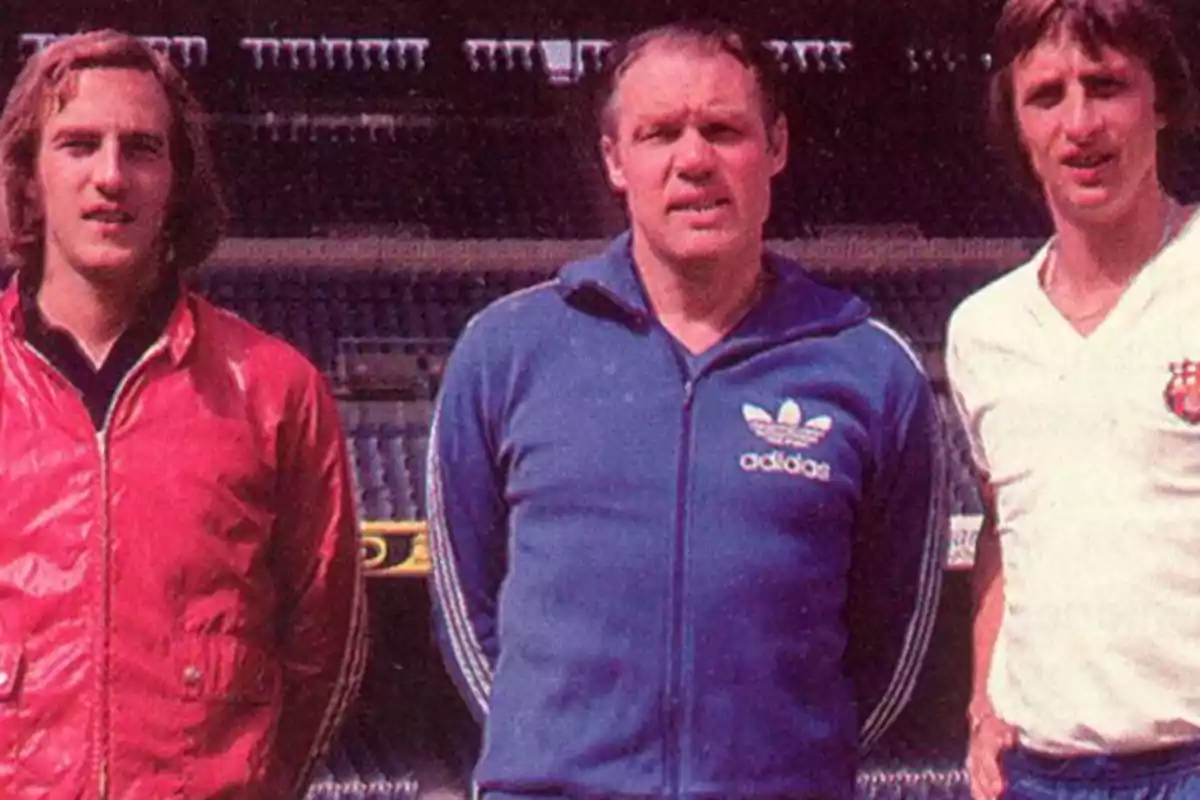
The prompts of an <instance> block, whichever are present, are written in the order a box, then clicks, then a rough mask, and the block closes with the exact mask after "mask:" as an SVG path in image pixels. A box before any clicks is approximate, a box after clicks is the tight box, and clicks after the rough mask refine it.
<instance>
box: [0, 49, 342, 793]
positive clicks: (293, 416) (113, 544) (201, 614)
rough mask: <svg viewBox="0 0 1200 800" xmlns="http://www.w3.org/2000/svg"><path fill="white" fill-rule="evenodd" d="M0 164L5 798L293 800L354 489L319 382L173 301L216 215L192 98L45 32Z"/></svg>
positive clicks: (239, 329)
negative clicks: (4, 278)
mask: <svg viewBox="0 0 1200 800" xmlns="http://www.w3.org/2000/svg"><path fill="white" fill-rule="evenodd" d="M0 176H2V181H0V200H2V203H0V211H2V215H0V219H2V220H3V225H0V244H2V245H3V249H4V250H5V251H7V253H8V256H9V257H10V260H12V261H15V264H16V266H17V268H18V273H17V277H16V279H15V280H14V281H12V283H11V285H10V286H9V288H8V289H7V291H6V292H5V293H4V295H3V297H2V298H0V464H3V468H2V469H0V521H2V522H0V524H2V526H3V535H2V536H0V796H3V797H5V798H34V797H37V798H47V797H48V798H167V797H186V798H207V797H217V796H220V797H226V798H283V797H293V796H296V795H298V794H300V793H302V791H303V788H304V786H305V785H306V783H307V782H308V780H309V778H310V777H311V774H312V769H313V767H314V766H315V764H316V763H317V761H318V759H319V758H320V757H321V755H322V753H323V751H324V750H325V748H326V747H327V745H328V743H329V740H330V737H331V735H332V733H333V731H334V729H335V727H336V725H337V723H338V722H339V720H340V718H341V717H342V715H343V714H344V712H345V710H346V707H347V705H348V703H349V702H350V699H351V698H352V696H353V694H354V692H355V689H356V687H357V684H358V682H359V680H360V678H361V674H362V666H363V657H364V646H363V642H364V639H363V625H362V620H363V605H362V603H363V600H362V596H363V595H362V588H361V587H362V582H361V577H360V573H359V547H358V537H357V530H356V522H355V513H354V506H353V499H352V488H351V479H350V476H349V472H348V468H347V458H346V454H345V450H344V444H343V436H342V432H341V429H340V427H339V423H338V419H337V412H336V406H335V405H334V403H333V401H332V398H331V397H330V394H329V392H328V390H327V388H326V386H325V384H324V382H323V381H322V378H321V376H320V374H319V373H318V372H317V370H316V369H315V368H314V367H313V366H312V365H311V364H310V363H309V362H308V361H306V360H305V359H304V358H303V357H302V356H300V355H299V354H298V353H297V352H296V351H294V350H293V349H292V348H290V347H288V346H287V345H285V344H284V343H282V342H280V341H278V340H276V339H273V338H271V337H269V336H267V335H266V334H264V333H262V332H260V331H258V330H256V329H254V328H253V327H251V326H250V325H248V324H246V323H245V322H243V321H241V320H240V319H238V318H237V317H235V316H233V315H231V314H228V313H226V312H223V311H220V310H218V309H217V308H215V307H213V306H211V305H209V304H208V303H206V302H205V301H204V300H202V299H200V298H199V297H197V296H195V295H193V294H191V293H189V292H187V291H186V290H184V289H183V288H181V278H182V276H183V275H184V274H185V273H186V272H187V271H188V270H191V269H192V268H194V267H195V266H196V265H197V264H199V263H200V262H201V261H203V260H204V259H205V258H206V257H207V256H208V255H209V254H210V253H211V252H212V250H213V248H214V247H215V246H216V244H217V241H218V239H219V238H220V235H221V231H222V227H223V222H224V218H225V212H224V207H223V205H222V203H221V201H220V197H219V192H218V188H217V186H216V182H215V180H214V176H213V168H212V160H211V156H210V153H209V151H208V145H207V143H206V141H205V136H204V132H203V129H202V127H201V124H200V121H199V111H198V108H197V106H196V103H195V101H194V99H193V98H192V96H191V94H190V93H189V91H188V89H187V87H186V85H185V84H184V81H183V80H182V78H181V77H180V75H179V74H178V72H177V71H176V70H175V69H174V68H173V67H172V66H171V65H170V63H169V62H168V60H167V59H165V58H164V57H162V56H160V55H159V54H157V53H155V52H154V51H153V50H151V49H149V48H148V47H146V46H145V45H144V44H142V43H141V42H140V41H139V40H137V39H135V38H133V37H130V36H126V35H123V34H119V33H115V32H113V31H102V32H96V33H88V34H82V35H79V36H73V37H70V38H67V39H64V40H60V41H58V42H56V43H55V44H53V45H51V46H50V47H48V48H46V49H44V50H43V51H41V52H39V53H38V54H36V55H34V56H33V57H32V58H31V59H30V60H29V61H28V63H27V64H26V66H25V68H24V70H23V71H22V73H21V75H20V76H19V77H18V79H17V82H16V84H15V86H14V88H13V90H12V93H11V95H10V96H9V99H8V103H7V105H6V107H5V109H4V113H3V116H2V117H0Z"/></svg>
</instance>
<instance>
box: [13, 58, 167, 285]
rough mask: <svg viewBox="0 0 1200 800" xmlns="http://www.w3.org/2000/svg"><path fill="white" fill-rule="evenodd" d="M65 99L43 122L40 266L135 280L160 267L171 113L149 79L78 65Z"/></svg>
mask: <svg viewBox="0 0 1200 800" xmlns="http://www.w3.org/2000/svg"><path fill="white" fill-rule="evenodd" d="M76 79H77V86H76V91H75V94H74V96H73V97H72V98H71V99H70V100H68V101H67V103H66V105H65V106H63V108H62V109H61V110H58V111H57V112H52V113H51V114H50V116H49V117H48V118H47V120H46V121H45V123H44V125H43V127H42V134H41V141H40V144H39V148H38V154H37V168H36V186H35V191H36V194H37V197H38V199H39V200H40V203H41V207H42V210H43V213H44V216H45V231H44V232H45V270H46V275H47V276H50V275H52V274H54V271H55V270H73V271H75V272H77V273H79V274H81V275H83V276H84V277H85V278H87V279H88V280H90V281H98V282H104V283H113V282H117V283H122V282H125V281H135V282H139V283H140V282H141V281H143V280H145V279H147V278H149V277H150V276H152V275H153V274H154V273H155V272H156V271H157V270H158V269H159V266H160V263H159V262H160V252H161V234H162V230H163V223H164V221H165V219H166V215H167V208H168V203H169V201H170V196H171V181H172V167H171V153H170V149H169V130H170V125H171V112H170V107H169V105H168V102H167V97H166V93H165V92H164V91H163V88H162V87H161V86H160V85H159V83H158V81H157V80H156V79H155V77H154V76H153V75H151V74H150V73H148V72H142V71H139V70H134V69H125V68H93V69H83V70H80V71H79V73H78V74H77V76H76Z"/></svg>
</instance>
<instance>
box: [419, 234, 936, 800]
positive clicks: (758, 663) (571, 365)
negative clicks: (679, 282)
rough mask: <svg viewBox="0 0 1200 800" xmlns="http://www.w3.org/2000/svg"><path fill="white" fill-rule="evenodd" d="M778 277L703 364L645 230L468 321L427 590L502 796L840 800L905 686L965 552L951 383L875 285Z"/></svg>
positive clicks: (485, 784) (434, 471) (453, 389)
mask: <svg viewBox="0 0 1200 800" xmlns="http://www.w3.org/2000/svg"><path fill="white" fill-rule="evenodd" d="M765 265H766V267H767V268H768V270H769V271H770V272H771V274H772V275H773V281H772V282H771V283H770V284H769V288H768V289H767V291H766V293H765V295H764V297H763V298H762V299H761V300H760V301H759V303H758V305H757V306H756V307H755V308H753V309H752V310H751V311H750V312H749V313H748V314H747V315H746V317H745V318H744V319H743V320H742V321H741V322H740V323H739V324H738V325H737V327H736V328H735V330H734V331H732V332H731V333H730V334H729V335H728V336H727V337H726V339H725V340H723V341H722V342H720V343H719V344H717V345H716V346H714V347H713V348H711V349H710V350H709V351H707V352H706V353H704V354H703V355H701V356H699V357H695V358H693V359H689V358H687V357H686V356H684V355H683V354H682V353H681V352H680V348H679V346H678V345H677V344H676V343H675V342H674V341H673V340H672V339H671V338H670V336H669V335H668V334H667V332H666V331H665V329H664V328H662V326H661V325H660V324H659V323H658V322H657V321H656V320H655V319H654V317H653V315H652V313H651V311H650V309H649V307H648V305H647V302H646V299H645V295H644V293H643V291H642V288H641V286H640V283H639V281H638V278H637V276H636V271H635V267H634V265H633V263H632V260H631V257H630V247H629V239H628V237H627V236H626V237H621V238H620V239H618V240H617V241H615V242H614V243H613V245H612V247H610V249H609V250H608V251H607V252H606V253H605V254H603V255H602V256H600V257H598V258H595V259H589V260H585V261H582V262H578V263H575V264H572V265H569V266H567V267H565V268H564V269H563V270H562V271H561V272H560V274H559V275H558V276H557V278H556V279H554V280H553V281H551V282H549V283H547V284H543V285H541V286H539V287H534V288H531V289H528V290H525V291H523V292H518V293H516V294H514V295H512V296H510V297H508V298H505V299H502V300H500V301H498V302H497V303H495V304H494V305H493V306H491V307H489V308H488V309H486V310H484V311H483V312H482V313H481V314H480V315H479V316H478V317H476V319H474V320H473V321H472V323H471V324H470V325H469V326H468V329H467V330H466V331H465V332H464V334H463V336H462V337H461V338H460V340H459V342H458V344H457V346H456V349H455V352H454V354H453V355H452V357H451V359H450V361H449V363H448V365H447V369H446V374H445V378H444V381H443V386H442V393H441V396H440V399H439V403H438V410H437V415H436V420H435V424H434V431H433V435H432V441H431V446H430V466H429V477H430V487H429V488H430V491H429V515H430V526H431V542H432V546H433V551H434V564H435V569H434V579H433V581H432V586H433V592H434V600H435V603H436V606H437V617H436V618H437V621H438V625H439V636H440V640H441V643H442V646H443V649H444V652H445V654H446V658H447V664H448V666H449V668H450V671H451V673H452V674H453V676H454V677H455V679H456V680H457V681H458V684H459V686H460V689H461V691H462V692H463V695H464V697H465V698H467V700H468V701H469V703H470V704H471V705H472V707H473V708H474V709H475V711H476V713H477V714H478V715H479V717H480V718H481V719H483V720H484V721H485V735H484V747H483V752H482V756H481V759H480V762H479V764H478V767H477V769H476V773H475V779H476V781H477V783H478V784H479V786H480V788H481V789H482V791H483V793H484V795H485V796H486V797H491V798H508V797H532V796H537V797H565V796H570V797H617V796H637V797H662V798H667V797H670V798H710V797H711V798H738V797H743V798H750V797H809V796H820V797H843V796H847V795H849V794H850V793H852V790H853V789H852V787H853V776H854V771H855V768H856V765H857V753H858V751H859V748H860V746H865V745H867V744H869V743H870V742H871V741H873V740H874V739H875V738H876V737H877V736H878V735H879V734H880V733H881V732H882V731H883V730H884V729H885V728H886V727H887V726H888V725H889V724H890V722H891V721H892V720H893V719H894V718H895V716H896V715H897V713H898V712H899V710H900V708H901V707H902V706H903V704H904V702H906V700H907V698H908V696H909V694H910V692H911V689H912V683H913V680H914V678H915V675H916V670H917V667H918V666H919V663H920V661H921V658H922V656H923V653H924V651H925V647H926V645H927V642H928V636H929V632H930V629H931V625H932V620H933V608H934V604H935V601H936V596H937V592H938V587H939V583H940V563H941V562H940V559H941V556H942V548H943V545H944V541H945V539H944V530H943V529H942V527H941V524H940V523H941V521H942V520H944V517H943V516H942V515H941V511H940V507H939V503H938V496H937V491H936V489H939V488H940V484H941V481H940V459H939V452H938V448H937V447H936V446H935V442H936V437H937V420H936V411H935V404H934V401H933V396H932V393H931V391H930V388H929V384H928V382H927V381H926V380H925V378H924V376H923V374H922V373H921V371H920V368H919V366H918V364H917V363H916V361H915V359H914V358H913V356H912V353H911V351H909V350H908V349H907V348H906V347H905V346H904V345H903V344H902V343H901V342H900V341H899V339H898V338H897V337H896V336H895V335H894V334H892V333H891V332H889V331H887V330H886V329H885V328H883V327H882V326H880V325H879V324H877V323H875V322H873V321H870V320H869V319H868V316H867V309H866V306H865V304H863V303H862V302H861V301H860V300H858V299H857V298H855V297H853V296H851V295H849V294H846V293H843V292H840V291H836V290H833V289H830V288H828V287H825V286H822V285H821V284H819V283H817V282H816V281H814V280H812V279H811V278H809V277H808V276H807V275H806V274H805V273H804V272H803V270H801V269H800V268H799V267H798V266H797V265H796V264H794V263H792V262H790V261H788V260H787V259H784V258H780V257H777V256H773V255H767V256H765Z"/></svg>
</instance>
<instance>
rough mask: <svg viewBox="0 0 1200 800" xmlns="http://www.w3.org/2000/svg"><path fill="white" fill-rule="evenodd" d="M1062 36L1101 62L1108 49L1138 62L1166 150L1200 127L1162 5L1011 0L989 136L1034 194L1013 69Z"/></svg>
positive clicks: (995, 53) (1130, 0)
mask: <svg viewBox="0 0 1200 800" xmlns="http://www.w3.org/2000/svg"><path fill="white" fill-rule="evenodd" d="M1059 31H1066V32H1067V33H1069V34H1070V35H1071V36H1072V37H1073V38H1075V39H1077V40H1078V41H1079V42H1080V43H1081V44H1082V45H1083V47H1084V49H1085V50H1086V52H1087V53H1088V55H1090V56H1092V57H1094V58H1098V57H1099V54H1100V48H1101V47H1104V46H1108V47H1111V48H1113V49H1115V50H1119V51H1121V52H1122V53H1125V54H1126V55H1132V56H1135V57H1137V58H1138V59H1140V60H1141V61H1142V62H1143V63H1145V64H1146V66H1147V67H1148V68H1149V70H1150V74H1151V75H1152V76H1153V78H1154V88H1155V93H1156V98H1155V104H1156V106H1157V108H1158V111H1159V113H1160V114H1162V115H1163V118H1164V120H1165V121H1166V126H1165V127H1164V129H1163V131H1162V133H1161V135H1160V137H1159V138H1160V141H1159V145H1160V150H1161V151H1165V152H1166V153H1167V154H1168V155H1169V154H1170V152H1171V151H1172V150H1173V148H1174V145H1175V144H1176V139H1177V138H1178V137H1179V136H1181V135H1184V134H1186V133H1187V132H1188V131H1190V130H1191V129H1192V127H1193V126H1194V124H1195V120H1196V90H1195V87H1194V86H1193V85H1192V75H1191V69H1190V67H1189V65H1188V61H1187V58H1186V57H1185V56H1184V54H1183V52H1182V51H1181V50H1180V48H1179V45H1178V43H1177V42H1176V40H1175V34H1174V31H1173V26H1172V20H1171V17H1170V15H1169V14H1168V13H1167V11H1166V9H1165V8H1163V7H1162V6H1161V5H1160V4H1159V3H1158V2H1156V0H1008V1H1007V2H1006V3H1005V4H1004V9H1003V10H1002V11H1001V12H1000V20H999V22H998V23H997V24H996V33H995V42H994V45H993V49H992V77H991V80H990V82H989V85H988V128H989V132H990V135H991V139H992V144H993V146H994V147H995V148H996V149H997V150H998V151H999V152H1000V153H1001V155H1003V156H1004V157H1005V158H1006V159H1007V160H1008V161H1009V162H1010V163H1011V164H1012V166H1013V167H1014V168H1015V169H1016V171H1017V172H1018V177H1019V178H1020V180H1021V182H1022V183H1024V184H1026V185H1027V187H1028V188H1034V189H1037V188H1040V187H1039V186H1038V181H1037V176H1036V175H1034V174H1033V171H1032V168H1031V166H1030V165H1029V162H1028V159H1027V158H1026V156H1025V152H1024V149H1023V148H1022V146H1021V139H1020V132H1019V130H1018V128H1017V120H1016V112H1015V109H1014V98H1013V64H1014V63H1015V62H1016V61H1018V60H1019V59H1021V58H1022V57H1024V56H1025V55H1026V54H1027V53H1029V52H1030V51H1031V50H1033V49H1034V48H1035V47H1037V45H1038V44H1039V43H1040V42H1041V41H1043V40H1044V39H1046V38H1047V37H1048V36H1051V35H1053V34H1055V33H1057V32H1059Z"/></svg>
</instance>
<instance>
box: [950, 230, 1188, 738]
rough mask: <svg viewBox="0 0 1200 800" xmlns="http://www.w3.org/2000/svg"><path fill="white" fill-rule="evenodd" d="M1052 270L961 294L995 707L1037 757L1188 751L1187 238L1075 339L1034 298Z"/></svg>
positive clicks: (959, 377)
mask: <svg viewBox="0 0 1200 800" xmlns="http://www.w3.org/2000/svg"><path fill="white" fill-rule="evenodd" d="M1045 256H1046V248H1043V249H1042V251H1041V252H1039V253H1038V254H1037V255H1036V256H1035V257H1034V258H1033V259H1032V260H1031V261H1030V262H1029V263H1027V264H1025V265H1023V266H1021V267H1019V268H1017V269H1016V270H1014V271H1013V272H1011V273H1009V274H1008V275H1006V276H1004V277H1003V278H1000V279H999V280H997V281H996V282H995V283H993V284H991V285H990V286H988V287H986V288H984V289H983V290H981V291H979V292H978V293H976V294H975V295H973V296H972V297H970V298H968V299H967V300H966V301H965V302H964V303H963V304H962V305H961V306H960V307H959V308H958V309H957V310H956V311H955V313H954V315H953V316H952V318H951V321H950V329H949V334H948V340H947V355H946V361H947V371H948V374H949V377H950V382H951V386H952V389H953V391H954V394H955V401H956V403H957V405H958V408H959V412H960V414H961V415H962V418H963V422H964V427H965V428H966V430H967V433H968V436H969V438H970V440H971V444H972V448H973V450H974V455H975V458H976V460H977V461H978V464H979V466H980V468H981V469H982V470H983V471H984V472H985V474H987V475H989V476H990V481H991V483H992V485H993V487H994V489H995V492H996V506H997V521H998V526H997V527H998V533H999V536H1000V540H1001V552H1002V558H1003V564H1004V601H1005V606H1004V618H1003V622H1002V624H1001V628H1000V632H999V636H998V639H997V642H996V648H995V653H994V657H993V662H992V667H991V671H990V675H989V682H988V691H989V694H990V697H991V700H992V702H993V704H994V706H995V708H996V711H997V713H998V714H999V715H1000V716H1001V717H1003V718H1004V719H1006V720H1008V721H1010V722H1011V723H1013V724H1014V725H1016V726H1017V728H1018V729H1019V731H1020V735H1021V740H1022V742H1023V743H1024V744H1025V745H1027V746H1029V747H1032V748H1034V749H1037V750H1042V751H1046V752H1051V753H1086V752H1121V751H1136V750H1144V749H1148V748H1153V747H1161V746H1165V745H1170V744H1174V743H1178V742H1182V741H1191V740H1198V739H1200V379H1198V378H1197V374H1196V370H1197V367H1196V366H1194V365H1193V366H1190V367H1189V366H1188V365H1187V363H1185V362H1189V360H1190V362H1200V222H1198V221H1197V220H1196V219H1195V218H1193V219H1192V220H1191V221H1189V222H1188V224H1187V225H1186V226H1185V227H1184V230H1183V231H1182V232H1181V233H1180V234H1179V235H1178V236H1177V237H1176V238H1175V240H1174V241H1172V242H1171V243H1170V244H1168V246H1167V247H1166V248H1165V249H1164V250H1163V251H1162V252H1161V253H1160V254H1159V255H1158V257H1157V258H1155V259H1153V260H1152V261H1151V262H1150V263H1148V264H1147V265H1146V267H1145V268H1144V269H1143V270H1142V272H1141V273H1140V274H1139V275H1138V276H1137V277H1136V278H1135V279H1134V281H1133V282H1132V283H1131V285H1130V286H1129V287H1128V288H1127V289H1126V290H1125V293H1124V294H1123V295H1122V297H1121V299H1120V301H1119V302H1118V304H1117V305H1116V306H1115V307H1114V308H1113V309H1112V311H1111V312H1110V313H1109V315H1108V317H1107V318H1106V319H1105V320H1104V322H1103V323H1101V325H1100V326H1099V327H1098V328H1096V329H1095V330H1094V331H1093V332H1092V333H1091V334H1090V335H1088V336H1087V337H1083V336H1080V335H1079V334H1078V333H1077V332H1076V331H1075V330H1074V329H1073V328H1072V327H1071V325H1070V323H1068V322H1067V320H1066V319H1065V318H1064V317H1063V316H1062V315H1061V314H1060V313H1059V312H1058V310H1057V309H1056V308H1055V307H1054V306H1053V305H1052V304H1051V302H1050V300H1049V298H1047V297H1046V295H1045V293H1044V291H1043V290H1042V288H1041V287H1040V285H1039V282H1038V270H1039V267H1040V266H1041V264H1042V263H1043V261H1044V259H1045ZM1173 365H1174V367H1173ZM1173 408H1174V410H1173ZM1189 418H1190V419H1189Z"/></svg>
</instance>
